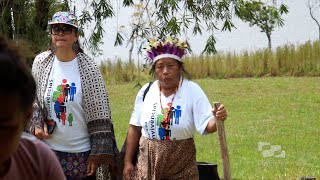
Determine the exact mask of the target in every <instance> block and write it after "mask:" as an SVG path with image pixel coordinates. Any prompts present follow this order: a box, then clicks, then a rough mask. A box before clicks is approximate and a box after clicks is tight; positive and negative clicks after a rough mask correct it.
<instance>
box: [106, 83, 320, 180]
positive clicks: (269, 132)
mask: <svg viewBox="0 0 320 180" xmlns="http://www.w3.org/2000/svg"><path fill="white" fill-rule="evenodd" d="M195 82H197V83H198V84H199V85H200V86H201V87H202V88H203V90H204V91H205V93H206V94H207V95H208V98H209V100H210V101H220V102H221V103H223V104H224V105H225V107H226V109H227V110H228V114H229V116H228V119H227V121H226V122H225V129H226V135H227V141H228V149H229V157H230V164H231V172H232V177H233V178H235V179H243V180H247V179H252V180H256V179H267V180H269V179H286V180H287V179H294V180H296V179H297V178H299V177H302V176H315V177H317V179H318V178H320V78H319V77H299V78H294V77H280V78H271V77H268V78H240V79H221V80H214V79H201V80H195ZM134 86H135V83H128V84H117V85H115V84H112V85H111V84H107V89H108V93H109V98H110V106H111V110H112V116H113V120H114V127H115V133H116V138H117V141H118V146H119V148H121V146H122V144H123V142H124V138H125V135H126V131H127V128H128V123H129V119H130V115H131V112H132V109H133V104H134V100H135V95H136V93H137V92H138V88H133V87H134ZM195 141H196V146H197V160H198V161H206V162H213V163H217V164H218V171H219V175H220V177H223V173H222V164H221V158H220V149H219V143H218V137H217V133H215V134H212V135H208V136H200V135H198V134H197V135H196V137H195ZM258 142H270V143H271V145H280V146H281V149H282V150H284V151H285V155H286V156H285V158H276V157H268V158H264V157H263V156H262V154H261V153H260V152H259V151H258Z"/></svg>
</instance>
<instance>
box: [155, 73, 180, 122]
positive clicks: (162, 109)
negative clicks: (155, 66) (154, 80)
mask: <svg viewBox="0 0 320 180" xmlns="http://www.w3.org/2000/svg"><path fill="white" fill-rule="evenodd" d="M181 83H182V78H180V82H179V85H178V86H176V88H175V90H174V93H173V97H172V99H171V102H169V103H168V106H169V107H168V108H167V110H166V114H164V111H165V109H164V108H163V107H162V101H161V86H160V84H158V85H159V98H160V107H161V113H162V114H164V119H163V123H165V124H167V123H170V117H169V113H170V111H171V107H172V104H173V100H174V97H175V96H176V93H177V91H178V88H179V87H180V86H181Z"/></svg>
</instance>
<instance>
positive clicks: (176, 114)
mask: <svg viewBox="0 0 320 180" xmlns="http://www.w3.org/2000/svg"><path fill="white" fill-rule="evenodd" d="M180 117H181V106H179V105H178V106H177V108H176V109H175V121H174V123H175V124H179V119H180Z"/></svg>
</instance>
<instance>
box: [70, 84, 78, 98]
mask: <svg viewBox="0 0 320 180" xmlns="http://www.w3.org/2000/svg"><path fill="white" fill-rule="evenodd" d="M76 93H77V88H76V84H75V83H71V86H70V101H74V95H75V94H76Z"/></svg>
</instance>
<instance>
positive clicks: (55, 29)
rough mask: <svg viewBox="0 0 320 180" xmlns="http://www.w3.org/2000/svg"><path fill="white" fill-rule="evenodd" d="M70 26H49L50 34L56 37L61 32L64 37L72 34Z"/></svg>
mask: <svg viewBox="0 0 320 180" xmlns="http://www.w3.org/2000/svg"><path fill="white" fill-rule="evenodd" d="M72 29H73V27H72V26H69V25H64V26H54V25H52V26H51V34H53V35H58V34H59V33H60V32H61V31H62V33H63V34H65V35H69V34H71V33H72Z"/></svg>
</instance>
